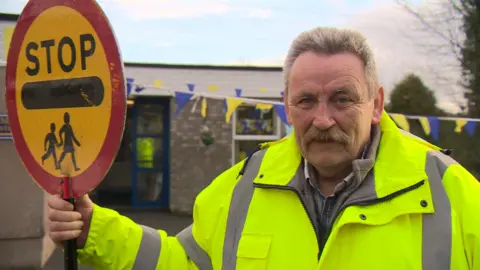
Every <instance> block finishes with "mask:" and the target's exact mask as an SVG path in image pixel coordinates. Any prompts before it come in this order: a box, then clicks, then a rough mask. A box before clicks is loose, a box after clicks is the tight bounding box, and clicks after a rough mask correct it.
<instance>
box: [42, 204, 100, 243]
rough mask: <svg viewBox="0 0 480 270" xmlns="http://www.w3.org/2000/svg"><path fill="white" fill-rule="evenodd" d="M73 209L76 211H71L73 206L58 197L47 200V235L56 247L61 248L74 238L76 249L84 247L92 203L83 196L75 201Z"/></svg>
mask: <svg viewBox="0 0 480 270" xmlns="http://www.w3.org/2000/svg"><path fill="white" fill-rule="evenodd" d="M75 207H76V211H73V205H72V204H71V203H69V202H67V201H65V200H63V199H62V198H61V197H60V196H59V195H55V196H51V197H50V198H49V199H48V210H49V214H48V221H49V224H48V227H49V235H50V238H51V239H52V240H53V242H55V244H57V245H58V246H63V242H64V241H66V240H70V239H75V238H76V239H77V248H83V247H84V246H85V242H86V241H87V237H88V231H89V229H90V220H91V218H92V212H93V202H92V201H91V200H90V198H89V197H88V195H84V196H82V197H80V198H78V199H77V200H76V201H75Z"/></svg>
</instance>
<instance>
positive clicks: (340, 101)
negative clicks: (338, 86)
mask: <svg viewBox="0 0 480 270" xmlns="http://www.w3.org/2000/svg"><path fill="white" fill-rule="evenodd" d="M335 101H336V102H337V103H340V104H344V103H349V102H352V100H351V99H350V98H348V97H338V98H336V99H335Z"/></svg>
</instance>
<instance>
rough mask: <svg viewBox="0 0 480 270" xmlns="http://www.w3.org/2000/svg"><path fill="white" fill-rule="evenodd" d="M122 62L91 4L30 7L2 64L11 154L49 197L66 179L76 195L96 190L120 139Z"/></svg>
mask: <svg viewBox="0 0 480 270" xmlns="http://www.w3.org/2000/svg"><path fill="white" fill-rule="evenodd" d="M124 79H125V78H124V75H123V63H122V60H121V56H120V52H119V48H118V46H117V42H116V39H115V36H114V33H113V30H112V29H111V27H110V24H109V22H108V20H107V18H106V16H105V14H104V13H103V11H102V10H101V8H100V7H99V6H98V4H96V3H95V1H93V0H87V1H85V0H84V1H63V0H50V1H42V0H31V1H29V2H28V4H27V5H26V7H25V9H24V10H23V11H22V14H21V15H20V17H19V19H18V22H17V25H16V27H15V31H14V33H13V36H12V41H11V44H10V49H9V53H8V58H7V74H6V88H7V89H6V104H7V110H8V117H9V121H10V126H11V130H12V136H13V139H14V143H15V147H16V149H17V152H18V153H19V155H20V157H21V159H22V161H23V164H24V166H25V167H26V168H27V170H28V172H29V173H30V174H31V175H32V177H33V178H34V180H35V181H36V182H37V183H38V184H39V185H40V186H41V187H42V188H43V189H45V190H46V191H47V192H49V193H51V194H56V193H58V191H59V187H60V185H59V184H60V178H61V177H62V176H69V177H70V178H71V183H72V189H73V196H74V197H78V196H81V195H83V194H85V193H87V192H88V191H90V190H92V189H93V188H94V187H95V186H97V185H98V184H99V183H100V182H101V181H102V180H103V178H104V177H105V174H106V173H107V172H108V170H109V169H110V167H111V165H112V163H113V160H114V159H115V156H116V154H117V151H118V148H119V146H120V142H121V139H122V136H123V130H124V125H125V114H126V90H125V82H124Z"/></svg>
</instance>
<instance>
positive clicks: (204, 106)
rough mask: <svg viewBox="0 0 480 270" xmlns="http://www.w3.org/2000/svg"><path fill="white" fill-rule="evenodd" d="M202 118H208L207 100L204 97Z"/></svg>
mask: <svg viewBox="0 0 480 270" xmlns="http://www.w3.org/2000/svg"><path fill="white" fill-rule="evenodd" d="M201 114H202V117H203V118H204V119H205V118H206V117H207V99H206V98H205V97H204V98H202V110H201Z"/></svg>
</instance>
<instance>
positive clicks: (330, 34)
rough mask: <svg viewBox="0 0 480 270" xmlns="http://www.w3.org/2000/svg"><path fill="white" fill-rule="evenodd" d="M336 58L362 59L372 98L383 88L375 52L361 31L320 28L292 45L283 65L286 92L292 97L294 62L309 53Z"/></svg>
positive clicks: (307, 33)
mask: <svg viewBox="0 0 480 270" xmlns="http://www.w3.org/2000/svg"><path fill="white" fill-rule="evenodd" d="M309 51H311V52H315V53H322V54H328V55H333V54H337V53H344V52H349V53H353V54H354V55H356V56H358V57H359V58H360V59H361V60H362V61H363V64H364V68H365V79H366V80H367V87H368V92H369V94H370V96H373V95H374V94H375V90H376V89H377V87H378V85H379V80H378V73H377V67H376V64H375V58H374V56H373V52H372V49H371V48H370V46H369V45H368V44H367V41H366V38H365V37H364V36H363V35H362V34H361V33H359V32H357V31H353V30H349V29H340V28H332V27H316V28H313V29H311V30H308V31H305V32H302V33H301V34H300V35H298V36H297V38H296V39H295V40H294V41H293V42H292V44H291V45H290V49H289V50H288V54H287V57H286V59H285V63H284V66H283V76H284V84H285V92H286V93H287V94H288V83H289V80H290V72H291V68H292V65H293V63H294V62H295V60H296V59H297V57H298V56H299V55H301V54H303V53H305V52H309Z"/></svg>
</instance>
